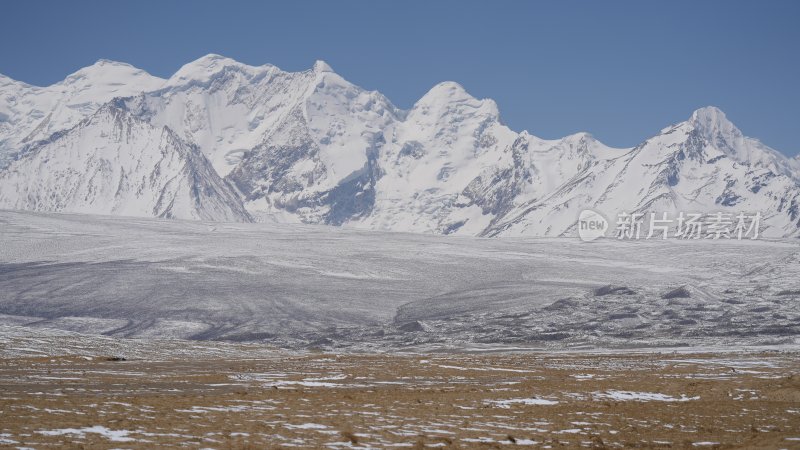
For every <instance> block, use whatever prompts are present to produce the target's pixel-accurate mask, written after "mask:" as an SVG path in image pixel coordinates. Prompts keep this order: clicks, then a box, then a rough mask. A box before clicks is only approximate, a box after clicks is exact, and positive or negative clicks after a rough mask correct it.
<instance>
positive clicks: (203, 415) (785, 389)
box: [0, 340, 800, 448]
mask: <svg viewBox="0 0 800 450" xmlns="http://www.w3.org/2000/svg"><path fill="white" fill-rule="evenodd" d="M38 343H39V344H41V343H42V340H40V341H39V342H38ZM54 344H58V342H54ZM181 345H182V344H175V343H173V344H172V346H169V345H164V346H163V348H164V352H163V354H162V356H163V358H154V357H153V355H154V354H157V352H158V348H154V347H158V345H155V346H151V347H149V348H144V347H143V348H140V349H138V350H137V349H136V348H135V347H127V349H128V354H127V355H126V358H127V360H112V359H114V358H109V357H101V356H97V355H96V354H94V353H91V352H90V353H89V354H92V355H93V356H87V355H83V356H63V355H62V356H52V355H48V356H38V357H34V356H19V354H18V353H19V352H18V350H20V349H19V348H18V349H17V351H15V352H2V353H0V354H3V355H5V356H4V357H3V360H2V362H1V363H0V446H8V447H11V448H13V447H30V448H47V447H62V446H71V447H74V448H153V447H156V446H180V447H190V448H196V447H205V448H279V447H302V448H339V447H350V448H387V447H413V448H421V447H444V448H496V447H507V446H513V445H527V446H533V447H539V448H558V447H567V448H574V447H591V448H606V447H608V448H612V447H644V448H654V447H663V448H698V447H700V448H798V447H800V358H798V356H799V355H798V354H797V353H792V352H788V351H783V352H774V351H773V352H751V353H747V354H739V353H716V354H693V353H673V352H665V353H660V354H635V353H631V354H600V353H594V354H589V353H583V354H573V353H565V354H553V353H550V354H536V353H530V352H526V353H521V354H514V353H505V354H456V355H453V354H448V355H441V354H429V355H397V354H395V355H376V354H371V355H353V354H350V355H335V354H324V353H318V354H315V353H310V354H309V353H306V354H287V353H283V352H277V351H276V352H273V351H270V350H267V349H264V348H258V347H256V346H252V347H248V346H244V345H230V344H220V345H222V346H223V347H219V348H216V349H215V347H214V345H211V344H203V346H202V347H198V350H197V352H196V354H195V355H194V356H190V355H192V348H191V344H189V343H187V344H185V345H186V347H181ZM224 346H229V347H224ZM3 347H5V348H6V349H8V348H10V347H11V345H10V344H9V342H8V341H6V342H5V343H4V346H3ZM30 350H32V349H30ZM114 350H119V349H114ZM139 350H141V352H139ZM216 351H220V353H215V352H216ZM153 352H155V353H153ZM136 353H139V356H141V357H142V358H141V359H137V357H136V356H137V355H136ZM248 353H250V354H251V355H252V359H249V358H247V354H248ZM182 354H183V356H181V355H182ZM225 355H229V356H228V357H226V356H225ZM116 359H120V358H119V357H117V358H116Z"/></svg>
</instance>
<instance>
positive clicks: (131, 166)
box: [0, 104, 250, 221]
mask: <svg viewBox="0 0 800 450" xmlns="http://www.w3.org/2000/svg"><path fill="white" fill-rule="evenodd" d="M31 174H35V176H31ZM0 207H3V208H13V209H25V210H33V211H68V212H81V213H93V214H114V215H127V216H153V217H164V218H176V219H202V220H213V221H249V220H250V217H249V215H248V214H247V212H246V211H245V210H244V208H243V207H242V205H241V202H240V201H239V199H238V197H237V195H236V194H234V192H233V191H232V190H231V189H230V187H229V186H228V185H227V184H226V183H225V182H224V181H223V180H222V179H221V178H220V177H219V176H218V175H217V174H216V172H214V170H213V168H212V167H211V165H210V164H209V163H208V161H207V160H206V159H205V157H204V156H203V155H202V154H201V153H200V152H199V151H198V150H197V149H196V148H195V147H193V146H191V145H189V144H187V143H185V142H183V141H182V140H181V139H180V138H179V137H178V136H177V135H175V133H173V132H172V131H171V130H169V129H168V128H166V127H164V128H156V127H153V126H152V125H150V124H148V123H146V122H142V121H140V120H138V119H136V118H134V117H132V116H131V115H130V114H129V113H128V112H127V111H125V110H124V109H120V108H118V107H117V106H115V105H113V104H107V105H104V106H103V107H102V108H100V109H99V110H98V111H97V112H96V113H95V114H93V115H92V116H91V117H89V118H87V119H84V120H83V121H81V122H80V123H79V124H78V125H76V126H75V127H73V128H71V129H69V130H67V131H64V132H60V133H56V134H54V135H52V136H51V137H50V138H48V139H47V140H43V141H40V142H37V143H35V144H33V145H31V146H29V147H28V148H26V149H25V151H24V156H23V157H22V158H20V159H19V160H17V161H14V162H13V163H12V164H11V165H10V166H9V167H8V168H7V169H6V170H5V171H3V172H0Z"/></svg>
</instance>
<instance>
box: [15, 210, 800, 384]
mask: <svg viewBox="0 0 800 450" xmlns="http://www.w3.org/2000/svg"><path fill="white" fill-rule="evenodd" d="M798 280H800V243H799V242H797V241H796V240H785V241H742V242H736V241H716V242H714V241H661V240H658V241H638V242H620V241H616V240H610V239H608V240H600V241H595V242H592V243H584V242H581V241H579V240H578V239H553V238H551V239H511V238H506V239H477V238H466V237H453V236H449V237H442V236H429V235H415V234H402V233H381V232H369V231H358V230H352V229H347V228H330V227H319V226H308V225H286V224H284V225H271V224H225V223H205V222H184V221H165V220H155V219H140V218H122V217H115V218H113V217H101V216H82V215H61V214H38V213H23V212H11V211H0V325H7V326H9V325H13V326H15V327H16V326H23V327H29V328H30V327H35V328H53V329H60V330H67V331H75V332H80V333H88V334H105V335H110V336H118V337H140V338H189V339H198V340H207V339H213V340H229V341H260V342H265V343H268V344H271V345H276V346H280V347H286V348H328V349H351V350H359V349H361V350H384V349H386V350H393V349H410V350H415V349H416V350H425V349H437V348H454V349H473V350H474V349H495V348H503V349H513V348H520V349H529V348H549V349H576V348H598V347H599V348H602V347H652V346H672V347H677V346H685V345H689V346H705V347H711V346H717V347H720V346H724V347H728V346H730V345H794V344H796V343H797V341H798V339H797V338H798V335H800V325H798V324H800V320H799V319H800V314H798V309H800V308H799V307H798V299H799V298H800V282H799V281H798ZM609 285H611V286H613V287H617V288H619V287H624V288H626V289H614V288H608V289H601V288H603V287H605V286H609ZM681 286H685V287H686V291H687V292H688V295H689V296H688V297H686V296H683V297H681V296H674V295H673V296H672V297H673V298H664V297H665V294H667V293H669V292H671V291H673V290H675V289H676V288H679V287H681ZM666 297H670V296H666ZM3 329H5V330H8V329H9V328H8V327H4V328H3ZM322 382H324V381H322Z"/></svg>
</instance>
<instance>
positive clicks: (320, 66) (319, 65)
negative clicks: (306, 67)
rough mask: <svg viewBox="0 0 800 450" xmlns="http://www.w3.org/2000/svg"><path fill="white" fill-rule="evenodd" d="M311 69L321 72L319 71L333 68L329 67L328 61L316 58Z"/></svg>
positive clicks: (331, 70)
mask: <svg viewBox="0 0 800 450" xmlns="http://www.w3.org/2000/svg"><path fill="white" fill-rule="evenodd" d="M312 70H313V71H314V72H319V73H321V72H333V68H331V66H330V65H328V63H326V62H325V61H323V60H321V59H318V60H316V61H315V62H314V67H312Z"/></svg>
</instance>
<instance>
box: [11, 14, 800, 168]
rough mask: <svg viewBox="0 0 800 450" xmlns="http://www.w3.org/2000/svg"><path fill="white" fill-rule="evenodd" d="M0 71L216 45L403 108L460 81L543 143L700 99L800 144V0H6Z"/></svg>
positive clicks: (25, 76)
mask: <svg viewBox="0 0 800 450" xmlns="http://www.w3.org/2000/svg"><path fill="white" fill-rule="evenodd" d="M0 11H2V14H1V15H0V16H1V17H0V73H3V74H5V75H7V76H10V77H12V78H15V79H18V80H22V81H25V82H28V83H31V84H37V85H47V84H51V83H54V82H56V81H59V80H61V79H63V78H64V77H65V76H66V75H67V74H69V73H71V72H74V71H75V70H77V69H79V68H80V67H83V66H86V65H89V64H92V63H93V62H94V61H96V60H97V59H100V58H105V59H112V60H117V61H124V62H127V63H130V64H132V65H134V66H137V67H139V68H142V69H145V70H147V71H148V72H150V73H152V74H154V75H157V76H161V77H168V76H169V75H171V74H172V73H173V72H175V71H176V70H177V69H178V68H179V67H180V66H181V65H183V64H185V63H187V62H189V61H191V60H193V59H196V58H198V57H200V56H202V55H205V54H207V53H219V54H222V55H225V56H228V57H231V58H234V59H236V60H239V61H241V62H244V63H248V64H253V65H260V64H264V63H271V64H275V65H277V66H279V67H281V68H282V69H284V70H303V69H306V68H309V67H311V65H312V64H313V62H314V60H316V59H323V60H325V61H327V62H328V63H329V64H330V65H331V66H332V67H333V68H334V70H335V71H336V72H338V73H339V74H341V75H342V76H344V77H345V78H347V79H348V80H350V81H351V82H353V83H356V84H358V85H360V86H363V87H365V88H368V89H377V90H380V91H381V92H383V93H384V94H385V95H386V96H387V97H389V99H391V100H392V101H393V102H394V103H395V104H396V105H398V106H400V107H403V108H407V107H409V106H411V105H412V104H413V103H414V101H415V100H417V99H418V98H419V97H421V96H422V95H423V94H424V93H425V92H426V91H427V90H428V89H430V88H431V87H432V86H433V85H434V84H436V83H438V82H440V81H445V80H453V81H457V82H459V83H461V84H462V85H464V86H465V87H466V89H467V90H468V91H469V92H470V93H471V94H473V95H475V96H476V97H490V98H493V99H495V100H496V101H497V103H498V104H499V106H500V111H501V116H502V119H503V120H504V122H505V123H506V124H507V125H509V126H510V127H511V128H513V129H515V130H517V131H520V130H523V129H527V130H528V131H530V132H531V133H533V134H535V135H538V136H540V137H543V138H557V137H562V136H564V135H567V134H570V133H574V132H577V131H588V132H590V133H592V134H594V135H595V136H596V137H597V138H598V139H600V140H601V141H603V142H605V143H606V144H609V145H613V146H619V147H622V146H633V145H635V144H637V143H639V142H641V141H642V140H644V139H645V138H647V137H648V136H650V135H652V134H654V133H657V132H658V131H659V130H660V129H661V128H662V127H665V126H667V125H669V124H671V123H674V122H678V121H681V120H684V119H686V118H687V117H688V116H689V115H690V114H691V112H692V111H693V110H694V109H696V108H698V107H701V106H706V105H714V106H718V107H720V108H721V109H722V110H723V111H725V112H726V113H727V114H728V117H729V118H730V119H731V120H732V121H733V122H734V123H736V124H737V125H738V126H739V128H741V129H742V130H743V131H744V133H745V134H747V135H749V136H753V137H757V138H759V139H761V140H762V141H763V142H765V143H766V144H767V145H770V146H772V147H774V148H776V149H778V150H781V151H782V152H784V153H786V154H789V155H795V154H797V153H798V152H800V142H798V140H797V136H798V131H800V88H798V83H799V82H800V1H793V0H784V1H780V0H775V1H749V2H742V1H722V0H720V1H698V0H693V1H674V0H671V1H663V2H651V1H607V2H601V1H548V2H545V1H488V0H487V1H482V2H478V1H469V0H459V1H434V0H427V1H409V0H406V1H396V2H389V1H375V0H370V1H367V0H363V1H360V0H342V1H302V0H293V1H283V2H267V1H263V2H237V1H224V2H223V1H219V2H210V1H178V0H171V1H146V0H138V1H125V2H123V1H76V2H67V1H50V2H43V1H38V0H35V1H32V0H24V1H19V0H10V1H5V2H3V4H2V7H1V8H0Z"/></svg>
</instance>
